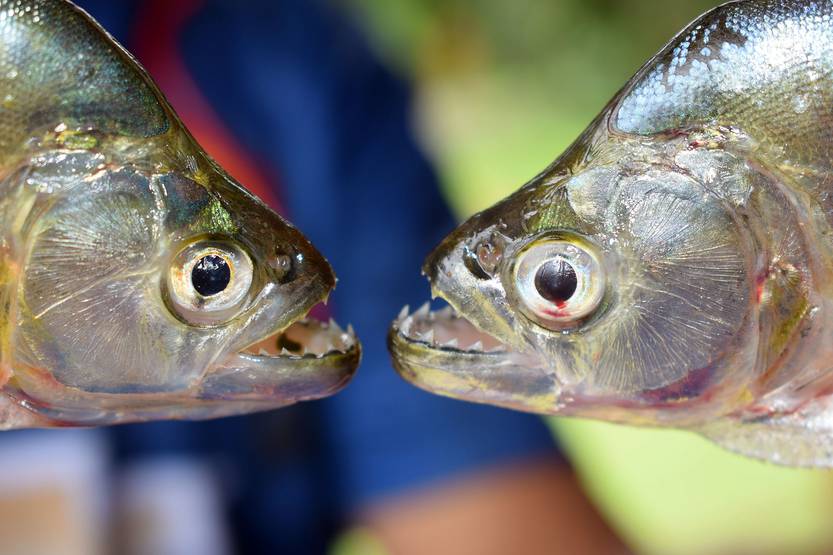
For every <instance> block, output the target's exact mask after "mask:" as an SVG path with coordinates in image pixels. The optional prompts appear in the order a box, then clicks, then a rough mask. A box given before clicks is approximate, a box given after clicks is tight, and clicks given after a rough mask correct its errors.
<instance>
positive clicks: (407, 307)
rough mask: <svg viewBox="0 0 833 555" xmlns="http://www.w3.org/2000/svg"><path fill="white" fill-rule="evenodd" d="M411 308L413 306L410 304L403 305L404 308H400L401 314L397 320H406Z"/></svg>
mask: <svg viewBox="0 0 833 555" xmlns="http://www.w3.org/2000/svg"><path fill="white" fill-rule="evenodd" d="M410 309H411V307H410V306H408V305H405V306H403V307H402V310H400V311H399V316H398V317H397V318H396V321H397V322H401V321H402V320H404V319H405V318H407V317H408V311H409V310H410Z"/></svg>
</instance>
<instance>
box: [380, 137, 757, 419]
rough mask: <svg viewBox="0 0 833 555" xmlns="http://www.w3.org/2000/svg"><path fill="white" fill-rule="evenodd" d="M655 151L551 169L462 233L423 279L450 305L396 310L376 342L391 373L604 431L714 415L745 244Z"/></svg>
mask: <svg viewBox="0 0 833 555" xmlns="http://www.w3.org/2000/svg"><path fill="white" fill-rule="evenodd" d="M626 143H627V142H626ZM665 149H666V146H662V147H658V148H657V149H656V150H652V151H650V152H646V150H645V149H644V148H642V147H641V146H636V145H634V144H633V143H631V144H625V145H624V146H622V145H620V146H616V147H615V148H614V150H615V152H609V153H607V154H606V155H600V156H598V157H596V159H595V161H594V162H593V163H589V164H585V163H578V164H575V163H569V162H570V161H569V160H566V161H562V162H561V163H557V164H555V165H554V167H553V168H551V169H550V170H548V171H547V172H545V173H544V174H542V175H541V176H539V177H538V178H536V179H535V180H533V181H532V182H531V183H530V184H528V185H526V186H525V187H523V188H522V189H520V190H519V191H518V192H516V193H515V194H513V195H512V196H510V197H508V198H507V199H505V200H503V201H501V202H499V203H498V204H496V205H495V206H493V207H491V208H489V209H488V210H486V211H484V212H482V213H480V214H477V215H475V216H473V217H472V218H471V219H469V220H468V221H467V222H465V223H463V224H462V225H461V226H460V227H459V228H458V229H457V230H455V231H454V232H453V233H452V234H451V235H449V236H448V237H447V238H446V239H445V240H444V241H443V242H442V244H441V245H440V246H439V247H438V248H437V249H436V250H435V251H434V252H433V253H432V254H431V255H430V256H429V257H428V260H427V261H426V263H425V266H424V273H425V274H426V275H427V276H428V279H429V280H430V283H431V288H432V291H433V294H434V295H435V296H438V297H440V298H442V299H444V300H445V301H447V302H448V304H450V308H446V309H444V310H440V311H437V312H431V311H429V310H427V308H424V309H422V310H421V311H417V312H415V313H413V314H410V313H408V312H407V311H405V312H403V314H401V315H400V317H399V319H397V321H396V322H395V323H394V325H393V327H392V329H391V332H390V336H389V343H390V347H391V351H392V353H393V358H394V361H395V364H396V367H397V369H398V370H399V372H400V374H401V375H402V376H403V377H405V379H407V380H409V381H411V382H413V383H415V384H416V385H418V386H420V387H423V388H425V389H428V390H430V391H433V392H436V393H440V394H444V395H449V396H452V397H456V398H460V399H464V400H468V401H476V402H484V403H490V404H496V405H501V406H506V407H510V408H515V409H520V410H526V411H531V412H536V413H559V414H572V415H582V416H594V417H600V418H605V419H609V420H618V421H638V422H639V421H641V422H645V421H657V420H659V419H665V420H674V419H675V418H680V419H684V418H691V417H692V414H694V413H695V412H697V411H698V410H701V411H706V410H717V409H716V408H715V406H716V405H721V404H724V403H728V402H729V401H728V400H727V398H728V397H731V396H732V395H735V394H736V393H737V391H738V390H739V389H740V388H741V385H740V384H741V382H746V381H748V380H749V378H750V377H749V376H748V375H745V376H738V375H737V374H733V373H732V372H731V370H732V369H734V368H737V367H738V366H739V365H740V366H742V365H741V364H740V361H739V359H742V360H743V361H745V362H748V361H749V360H750V359H751V360H752V362H754V360H755V356H756V354H757V340H756V335H755V333H754V326H755V323H756V315H755V310H754V308H755V299H754V298H753V297H754V291H755V275H756V271H757V270H756V267H757V264H758V262H757V256H756V252H757V251H756V246H755V243H754V241H753V239H752V237H751V236H750V234H749V232H748V231H747V229H746V226H745V225H744V223H743V221H742V217H741V216H740V214H739V213H738V211H737V209H736V206H735V204H734V203H733V202H732V201H731V199H726V198H724V197H723V196H721V195H719V194H716V193H715V192H713V191H712V190H711V189H710V188H709V187H708V186H707V184H706V183H705V182H704V181H703V180H701V179H698V178H697V177H696V176H695V175H692V173H691V172H688V171H684V170H683V169H681V168H679V167H677V166H675V165H673V164H668V163H667V156H666V151H665ZM672 158H673V157H672ZM729 384H731V386H730V385H729ZM718 386H719V387H718ZM716 392H720V393H719V394H718V393H716ZM718 398H719V399H718ZM706 400H708V402H705V401H706ZM695 406H696V407H698V408H697V409H695V408H693V407H695ZM681 409H684V410H681Z"/></svg>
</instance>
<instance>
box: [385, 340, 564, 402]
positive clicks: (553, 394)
mask: <svg viewBox="0 0 833 555" xmlns="http://www.w3.org/2000/svg"><path fill="white" fill-rule="evenodd" d="M388 346H389V348H390V352H391V355H392V358H393V365H394V367H395V368H396V370H397V372H398V373H399V375H400V376H401V377H402V378H403V379H405V380H406V381H408V382H409V383H411V384H413V385H415V386H417V387H419V388H421V389H424V390H426V391H429V392H431V393H435V394H438V395H442V396H446V397H452V398H454V399H460V400H463V401H469V402H474V403H485V404H490V405H496V406H501V407H506V408H511V409H515V410H521V411H525V412H533V413H537V414H554V413H556V412H558V411H559V393H560V388H559V387H558V384H557V381H556V379H555V377H554V376H553V375H552V373H551V372H550V371H549V370H547V369H546V368H545V366H544V365H542V363H541V361H540V359H538V358H536V357H533V356H529V355H524V354H520V353H513V352H472V351H460V350H453V349H442V348H433V347H429V346H428V345H425V344H423V343H419V342H414V341H411V340H409V339H408V338H406V337H404V336H402V335H401V334H400V333H399V331H398V330H397V329H396V328H392V329H391V331H390V333H389V335H388Z"/></svg>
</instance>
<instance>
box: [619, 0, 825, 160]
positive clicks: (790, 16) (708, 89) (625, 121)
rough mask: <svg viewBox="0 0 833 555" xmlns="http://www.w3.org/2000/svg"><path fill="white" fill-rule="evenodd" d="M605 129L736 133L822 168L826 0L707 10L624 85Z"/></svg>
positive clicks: (751, 2)
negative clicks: (730, 128)
mask: <svg viewBox="0 0 833 555" xmlns="http://www.w3.org/2000/svg"><path fill="white" fill-rule="evenodd" d="M612 125H613V127H614V128H616V129H618V130H620V131H623V132H625V133H635V134H645V135H649V134H654V133H660V132H664V131H673V130H676V129H685V128H687V127H698V126H706V127H708V126H717V125H727V126H734V127H737V128H739V129H740V130H741V131H743V132H745V133H747V134H748V135H749V136H751V137H752V138H753V139H754V140H755V141H757V143H758V144H759V145H760V146H761V147H762V148H764V149H765V152H766V153H767V154H766V155H768V156H769V157H770V159H772V160H774V161H775V162H776V163H782V164H802V165H804V166H805V167H808V168H815V169H819V170H823V169H828V168H830V167H831V165H833V164H831V158H832V157H831V153H833V150H831V148H830V139H831V136H832V134H831V125H833V2H830V1H821V0H819V1H810V0H746V1H739V2H731V3H729V4H725V5H723V6H720V7H718V8H715V9H714V10H712V11H710V12H708V13H707V14H705V15H704V16H702V17H701V18H699V19H698V20H697V21H695V22H694V23H692V24H691V25H690V26H689V27H688V28H686V29H685V30H684V31H682V32H681V33H680V34H679V35H677V37H675V38H674V39H673V40H672V41H671V42H670V43H669V44H668V45H667V46H666V47H665V48H664V49H663V50H662V51H661V52H660V53H659V54H657V56H655V57H654V58H653V59H652V60H651V61H650V62H648V63H647V64H646V65H645V66H644V67H643V68H642V69H641V70H640V71H639V72H638V73H637V74H636V76H635V77H634V79H633V80H632V81H631V82H630V83H629V84H628V85H627V86H626V87H625V89H624V90H623V93H622V95H621V97H620V100H619V102H618V104H617V105H616V106H615V107H614V112H613V114H612Z"/></svg>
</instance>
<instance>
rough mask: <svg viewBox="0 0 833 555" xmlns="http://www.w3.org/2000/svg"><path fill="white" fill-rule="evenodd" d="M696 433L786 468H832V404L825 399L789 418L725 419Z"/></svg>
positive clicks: (783, 416)
mask: <svg viewBox="0 0 833 555" xmlns="http://www.w3.org/2000/svg"><path fill="white" fill-rule="evenodd" d="M699 431H700V433H702V434H703V435H704V436H706V437H707V438H709V439H710V440H712V441H714V442H715V443H717V444H718V445H720V446H721V447H724V448H726V449H728V450H730V451H734V452H735V453H739V454H741V455H746V456H748V457H754V458H756V459H762V460H765V461H769V462H772V463H775V464H779V465H785V466H803V467H831V466H833V403H831V401H830V399H828V398H822V399H817V400H815V401H813V402H811V403H810V404H809V405H807V406H805V407H803V408H802V409H801V410H799V411H796V412H794V413H791V414H788V415H782V416H774V417H773V416H768V417H760V418H755V419H745V418H724V419H721V420H718V421H716V422H714V423H712V424H709V425H707V426H705V427H703V428H701V429H700V430H699Z"/></svg>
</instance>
